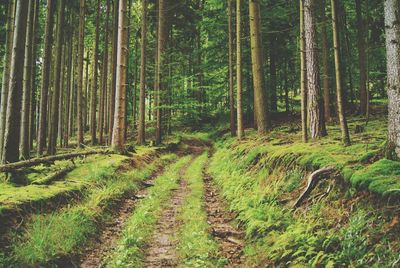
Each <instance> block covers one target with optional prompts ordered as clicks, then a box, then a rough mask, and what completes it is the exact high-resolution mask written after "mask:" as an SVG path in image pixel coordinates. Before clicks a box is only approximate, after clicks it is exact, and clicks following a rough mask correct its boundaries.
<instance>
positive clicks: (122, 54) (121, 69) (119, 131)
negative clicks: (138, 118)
mask: <svg viewBox="0 0 400 268" xmlns="http://www.w3.org/2000/svg"><path fill="white" fill-rule="evenodd" d="M127 13H128V12H127V0H120V1H119V16H118V42H117V44H118V46H117V87H116V89H117V90H116V95H115V108H116V109H115V113H114V127H113V132H112V140H111V146H112V148H113V149H114V150H117V151H119V152H120V153H123V152H124V149H125V113H126V110H125V108H126V104H125V102H126V73H127V70H126V63H127V54H128V25H127V21H128V18H127V17H128V16H127Z"/></svg>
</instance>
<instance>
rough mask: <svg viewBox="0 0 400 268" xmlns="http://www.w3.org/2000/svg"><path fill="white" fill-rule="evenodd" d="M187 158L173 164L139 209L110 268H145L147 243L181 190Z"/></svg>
mask: <svg viewBox="0 0 400 268" xmlns="http://www.w3.org/2000/svg"><path fill="white" fill-rule="evenodd" d="M191 158H192V157H191V156H185V157H183V158H181V159H180V160H178V161H177V162H176V163H174V164H173V165H171V166H170V167H169V168H168V169H167V170H166V171H165V173H164V174H163V175H161V176H159V177H158V178H157V180H156V181H155V184H154V186H153V187H151V188H150V189H149V192H148V196H147V197H146V198H145V199H143V200H142V201H141V202H140V203H139V204H138V206H137V208H136V210H135V212H134V213H133V214H132V217H131V218H130V219H129V221H128V223H127V225H126V228H125V229H124V231H123V236H122V239H121V241H119V244H118V247H117V249H116V251H115V252H114V253H113V254H112V255H111V257H110V260H109V262H108V265H107V266H108V267H141V266H142V262H143V258H144V249H145V248H146V243H148V242H149V239H150V238H151V236H152V234H153V231H154V226H155V224H156V223H157V220H158V219H159V217H160V215H161V212H162V210H163V209H164V208H165V207H166V206H167V205H168V200H169V199H170V197H171V190H173V189H176V188H177V187H179V185H178V182H179V177H180V170H181V169H182V168H184V166H185V165H186V164H187V163H188V162H189V161H190V160H191Z"/></svg>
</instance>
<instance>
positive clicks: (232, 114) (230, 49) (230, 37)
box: [228, 0, 236, 136]
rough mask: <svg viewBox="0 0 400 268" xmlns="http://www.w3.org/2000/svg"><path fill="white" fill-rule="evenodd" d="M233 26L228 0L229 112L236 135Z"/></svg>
mask: <svg viewBox="0 0 400 268" xmlns="http://www.w3.org/2000/svg"><path fill="white" fill-rule="evenodd" d="M233 54H234V52H233V26H232V0H228V65H229V66H228V70H229V112H230V117H229V118H230V129H231V135H232V136H235V134H236V133H235V132H236V130H235V104H234V101H235V100H234V97H233V94H234V82H233V80H234V78H233Z"/></svg>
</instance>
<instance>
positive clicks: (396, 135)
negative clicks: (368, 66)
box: [385, 0, 400, 159]
mask: <svg viewBox="0 0 400 268" xmlns="http://www.w3.org/2000/svg"><path fill="white" fill-rule="evenodd" d="M399 14H400V0H385V29H386V53H387V79H388V99H389V103H388V108H389V116H388V119H389V122H388V129H389V132H388V157H389V158H391V159H396V158H397V159H399V158H400V21H399Z"/></svg>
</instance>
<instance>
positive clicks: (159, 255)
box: [143, 161, 192, 268]
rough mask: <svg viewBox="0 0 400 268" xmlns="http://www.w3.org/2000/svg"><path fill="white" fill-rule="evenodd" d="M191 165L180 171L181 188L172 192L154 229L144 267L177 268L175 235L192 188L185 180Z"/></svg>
mask: <svg viewBox="0 0 400 268" xmlns="http://www.w3.org/2000/svg"><path fill="white" fill-rule="evenodd" d="M191 162H192V161H189V163H188V164H187V165H186V166H185V167H184V168H182V169H181V171H180V175H179V176H180V182H179V188H178V189H175V190H173V191H172V195H171V199H170V204H169V205H168V206H167V208H166V209H164V211H163V212H162V215H161V217H160V219H159V221H158V223H157V225H156V226H155V228H154V233H153V237H152V238H151V240H150V243H149V246H148V248H147V249H146V257H145V261H144V264H143V267H146V268H152V267H177V266H178V255H177V252H176V248H177V244H178V241H176V239H174V237H175V236H174V234H175V233H176V232H177V229H178V227H179V225H180V221H179V220H178V218H177V215H178V210H179V208H180V207H181V205H182V203H183V201H184V199H185V197H186V196H187V195H188V193H189V191H190V188H189V186H188V184H187V181H186V180H184V179H183V177H184V174H185V172H186V169H187V167H188V166H190V163H191Z"/></svg>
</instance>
